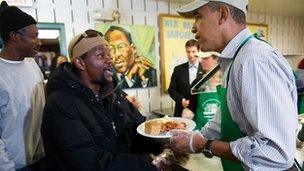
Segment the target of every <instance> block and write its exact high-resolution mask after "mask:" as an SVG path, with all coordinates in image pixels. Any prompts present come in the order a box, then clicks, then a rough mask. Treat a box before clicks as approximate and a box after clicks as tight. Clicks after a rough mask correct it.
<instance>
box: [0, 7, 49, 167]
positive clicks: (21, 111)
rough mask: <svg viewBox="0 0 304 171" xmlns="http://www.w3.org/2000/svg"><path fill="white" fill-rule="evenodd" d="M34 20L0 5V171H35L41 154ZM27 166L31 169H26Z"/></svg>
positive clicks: (41, 93) (41, 96) (39, 80)
mask: <svg viewBox="0 0 304 171" xmlns="http://www.w3.org/2000/svg"><path fill="white" fill-rule="evenodd" d="M36 24H37V23H36V21H35V20H34V18H33V17H31V16H30V15H28V14H26V13H24V12H23V11H21V10H20V9H19V8H17V7H14V6H8V5H7V3H6V2H5V1H3V2H2V3H1V6H0V35H1V38H2V40H3V43H4V45H3V47H2V51H1V53H0V74H1V77H0V137H1V138H0V170H1V171H11V170H17V171H19V170H24V171H25V170H35V169H32V165H33V164H34V163H36V164H37V162H38V161H39V160H40V159H42V157H43V156H44V151H43V143H42V139H41V135H40V126H41V120H42V112H43V107H44V104H45V94H44V87H43V75H42V73H41V71H40V69H39V67H38V65H37V64H36V63H35V61H34V59H33V58H28V57H32V56H34V55H35V54H37V52H38V49H39V47H40V46H41V41H40V40H39V39H38V29H37V27H36ZM30 167H31V168H30Z"/></svg>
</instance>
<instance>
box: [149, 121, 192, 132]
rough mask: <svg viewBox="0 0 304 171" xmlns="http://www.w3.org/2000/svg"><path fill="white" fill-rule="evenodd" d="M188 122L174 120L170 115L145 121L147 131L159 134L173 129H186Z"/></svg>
mask: <svg viewBox="0 0 304 171" xmlns="http://www.w3.org/2000/svg"><path fill="white" fill-rule="evenodd" d="M186 127H187V124H186V123H184V122H178V121H174V120H172V119H171V118H169V117H164V118H162V119H153V120H149V121H147V122H145V133H146V134H151V135H159V134H161V133H163V132H167V131H170V130H173V129H186Z"/></svg>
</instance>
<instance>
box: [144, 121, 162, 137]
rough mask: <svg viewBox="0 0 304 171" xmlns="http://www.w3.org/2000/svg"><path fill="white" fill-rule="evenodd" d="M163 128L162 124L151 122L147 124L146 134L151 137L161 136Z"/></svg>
mask: <svg viewBox="0 0 304 171" xmlns="http://www.w3.org/2000/svg"><path fill="white" fill-rule="evenodd" d="M161 127H162V122H160V121H157V120H150V121H147V122H146V123H145V133H146V134H151V135H159V134H160V131H161Z"/></svg>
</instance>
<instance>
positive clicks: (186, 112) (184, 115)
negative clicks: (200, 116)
mask: <svg viewBox="0 0 304 171" xmlns="http://www.w3.org/2000/svg"><path fill="white" fill-rule="evenodd" d="M193 117H194V113H193V112H192V111H191V110H190V109H188V108H185V109H184V110H183V112H182V118H186V119H191V120H192V119H193Z"/></svg>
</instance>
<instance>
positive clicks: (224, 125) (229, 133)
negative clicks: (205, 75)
mask: <svg viewBox="0 0 304 171" xmlns="http://www.w3.org/2000/svg"><path fill="white" fill-rule="evenodd" d="M251 38H253V36H249V37H247V38H246V39H245V40H244V41H243V43H242V44H241V46H240V47H239V48H238V49H237V51H236V52H235V54H234V56H233V61H232V64H231V65H230V67H229V70H228V73H227V79H226V87H227V88H224V87H223V86H217V93H218V97H219V99H220V102H221V140H222V141H224V142H231V141H235V140H237V139H239V138H242V137H244V136H245V135H244V134H243V133H242V131H241V130H240V128H239V127H238V126H237V125H236V123H235V122H234V121H233V120H232V118H231V115H230V112H229V109H228V105H227V89H228V81H229V73H230V70H231V68H232V66H233V62H234V59H235V57H236V56H237V54H238V52H239V50H240V49H241V48H242V47H243V46H244V45H245V43H246V42H247V41H248V40H249V39H251ZM221 161H222V166H223V169H224V171H241V170H244V169H243V167H242V165H241V163H240V162H236V161H231V160H227V159H224V158H221Z"/></svg>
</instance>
